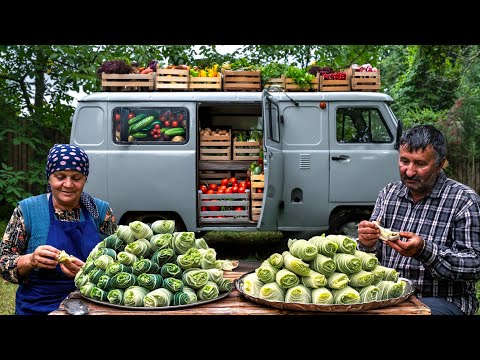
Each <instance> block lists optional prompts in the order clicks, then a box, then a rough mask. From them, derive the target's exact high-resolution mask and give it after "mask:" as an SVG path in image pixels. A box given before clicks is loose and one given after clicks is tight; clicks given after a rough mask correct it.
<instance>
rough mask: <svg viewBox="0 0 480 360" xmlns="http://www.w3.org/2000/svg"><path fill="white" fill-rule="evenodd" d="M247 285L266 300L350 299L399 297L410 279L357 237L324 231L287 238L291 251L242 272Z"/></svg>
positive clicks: (351, 301) (333, 301)
mask: <svg viewBox="0 0 480 360" xmlns="http://www.w3.org/2000/svg"><path fill="white" fill-rule="evenodd" d="M243 291H244V292H245V293H246V294H248V295H250V296H253V297H257V298H261V299H264V300H268V301H282V302H286V303H304V304H317V305H332V304H335V305H347V304H358V303H367V302H371V301H380V300H386V299H392V298H398V297H401V296H403V295H404V293H405V292H406V282H405V281H403V280H401V279H400V280H399V274H398V272H397V271H396V270H395V269H393V268H388V267H385V266H382V265H380V263H379V261H378V259H377V257H376V256H375V255H374V254H370V253H366V252H363V251H359V250H357V246H356V242H355V240H353V239H351V238H349V237H347V236H343V235H328V236H325V235H321V236H313V237H311V238H310V239H309V240H305V239H289V240H288V250H287V251H284V252H283V253H281V254H280V253H273V254H272V255H270V256H269V257H268V258H267V259H266V260H264V261H263V262H262V264H261V265H260V266H259V267H257V268H256V269H255V271H254V272H252V273H250V274H248V275H246V276H245V277H244V278H243Z"/></svg>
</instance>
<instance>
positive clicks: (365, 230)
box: [358, 220, 380, 247]
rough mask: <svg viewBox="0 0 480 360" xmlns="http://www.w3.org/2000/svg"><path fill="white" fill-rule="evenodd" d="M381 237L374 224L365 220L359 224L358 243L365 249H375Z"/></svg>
mask: <svg viewBox="0 0 480 360" xmlns="http://www.w3.org/2000/svg"><path fill="white" fill-rule="evenodd" d="M379 237H380V230H379V229H378V227H377V225H375V224H374V223H373V222H370V221H367V220H363V221H361V222H360V223H359V224H358V241H360V243H361V244H362V245H363V246H365V247H374V246H375V244H376V243H377V241H378V238H379Z"/></svg>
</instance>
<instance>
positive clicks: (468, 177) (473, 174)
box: [449, 159, 480, 194]
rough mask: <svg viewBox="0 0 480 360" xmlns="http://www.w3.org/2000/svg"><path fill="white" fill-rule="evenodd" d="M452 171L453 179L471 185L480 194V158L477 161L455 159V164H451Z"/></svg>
mask: <svg viewBox="0 0 480 360" xmlns="http://www.w3.org/2000/svg"><path fill="white" fill-rule="evenodd" d="M452 162H453V161H452ZM449 166H451V165H449ZM450 173H451V174H450V177H451V178H452V179H455V180H457V181H460V182H461V183H463V184H465V185H468V186H470V187H471V188H472V189H473V190H475V191H476V192H477V194H480V159H478V160H476V161H475V162H472V161H466V160H461V161H455V165H453V166H451V169H450Z"/></svg>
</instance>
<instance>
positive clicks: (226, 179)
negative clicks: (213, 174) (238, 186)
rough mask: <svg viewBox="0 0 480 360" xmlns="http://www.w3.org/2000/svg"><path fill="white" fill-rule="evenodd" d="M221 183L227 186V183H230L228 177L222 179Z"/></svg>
mask: <svg viewBox="0 0 480 360" xmlns="http://www.w3.org/2000/svg"><path fill="white" fill-rule="evenodd" d="M220 185H225V186H227V185H228V178H225V179H222V181H221V183H220Z"/></svg>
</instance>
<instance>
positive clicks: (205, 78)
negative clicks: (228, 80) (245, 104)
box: [188, 64, 222, 91]
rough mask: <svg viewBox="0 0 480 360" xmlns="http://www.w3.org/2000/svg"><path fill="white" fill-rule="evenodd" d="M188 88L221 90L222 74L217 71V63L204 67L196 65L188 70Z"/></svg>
mask: <svg viewBox="0 0 480 360" xmlns="http://www.w3.org/2000/svg"><path fill="white" fill-rule="evenodd" d="M188 89H189V90H217V91H220V90H222V74H221V73H220V72H219V71H218V64H213V65H212V66H210V67H206V68H205V69H200V68H199V67H197V66H194V67H192V68H190V71H189V84H188Z"/></svg>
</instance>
